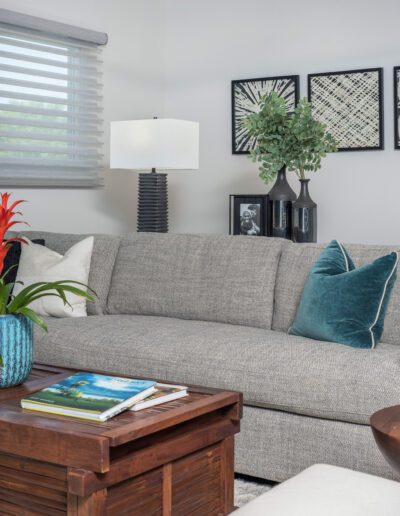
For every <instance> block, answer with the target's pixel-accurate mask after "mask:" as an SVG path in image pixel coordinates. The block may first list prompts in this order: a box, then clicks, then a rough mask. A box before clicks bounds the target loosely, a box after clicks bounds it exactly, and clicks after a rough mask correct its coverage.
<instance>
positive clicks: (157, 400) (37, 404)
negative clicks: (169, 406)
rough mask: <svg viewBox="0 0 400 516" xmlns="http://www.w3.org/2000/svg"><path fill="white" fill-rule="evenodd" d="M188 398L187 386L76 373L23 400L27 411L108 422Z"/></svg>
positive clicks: (23, 405)
mask: <svg viewBox="0 0 400 516" xmlns="http://www.w3.org/2000/svg"><path fill="white" fill-rule="evenodd" d="M183 396H187V387H185V386H183V385H169V384H161V383H156V382H154V381H151V380H135V379H132V378H120V377H117V376H106V375H102V374H95V373H75V374H73V375H72V376H69V377H68V378H65V379H64V380H61V381H60V382H58V383H55V384H53V385H51V386H50V387H47V388H46V389H43V390H41V391H39V392H35V393H34V394H31V395H30V396H27V397H26V398H24V399H22V400H21V406H22V408H24V409H29V410H36V411H39V412H46V413H50V414H58V415H62V416H70V417H77V418H81V419H88V420H90V421H99V422H102V421H106V420H107V419H110V418H111V417H114V416H116V415H117V414H119V413H121V412H123V411H124V410H127V409H130V410H133V411H138V410H142V409H145V408H149V407H154V406H155V405H160V404H161V403H166V402H168V401H172V400H176V399H178V398H182V397H183Z"/></svg>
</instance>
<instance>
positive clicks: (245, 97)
mask: <svg viewBox="0 0 400 516" xmlns="http://www.w3.org/2000/svg"><path fill="white" fill-rule="evenodd" d="M273 91H275V92H276V93H278V95H280V96H282V97H283V98H284V99H285V101H286V105H287V107H288V110H289V111H293V110H294V108H295V107H296V105H297V102H298V101H299V76H298V75H283V76H280V77H263V78H260V79H242V80H237V81H232V154H249V152H250V150H252V149H254V147H255V141H254V138H253V137H252V136H250V135H249V134H248V131H247V129H246V128H245V127H244V124H243V121H244V119H245V118H246V117H247V116H249V115H251V114H252V113H257V112H258V111H259V101H260V99H261V97H263V96H264V95H268V94H270V93H271V92H273Z"/></svg>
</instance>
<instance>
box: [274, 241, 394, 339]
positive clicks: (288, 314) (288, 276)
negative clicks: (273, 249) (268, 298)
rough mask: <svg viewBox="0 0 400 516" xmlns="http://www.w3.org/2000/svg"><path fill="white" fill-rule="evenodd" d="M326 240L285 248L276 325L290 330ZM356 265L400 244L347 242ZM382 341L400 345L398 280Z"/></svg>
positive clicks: (284, 330) (282, 257) (377, 256)
mask: <svg viewBox="0 0 400 516" xmlns="http://www.w3.org/2000/svg"><path fill="white" fill-rule="evenodd" d="M324 247H325V244H294V243H291V242H290V243H288V245H287V246H286V247H285V249H284V251H283V252H282V255H281V259H280V261H279V267H278V272H277V278H276V285H275V305H274V315H273V319H272V329H273V330H277V331H283V332H287V331H288V330H289V328H290V326H291V325H292V323H293V321H294V318H295V316H296V312H297V308H298V305H299V302H300V298H301V295H302V292H303V288H304V285H305V283H306V281H307V278H308V274H309V272H310V269H311V267H312V265H313V263H314V262H315V260H316V259H317V258H318V256H319V254H320V253H321V251H322V249H323V248H324ZM345 247H346V250H347V251H348V253H349V254H350V256H351V257H352V260H353V262H354V264H355V265H356V267H360V266H362V265H365V264H366V263H369V262H372V261H373V260H376V259H377V258H379V257H381V256H385V255H387V254H389V253H391V252H392V251H399V250H400V248H399V247H398V246H373V245H357V244H345ZM382 341H383V342H386V343H389V344H398V345H400V281H396V283H395V284H394V287H393V290H392V294H391V298H390V301H389V305H388V308H387V311H386V318H385V324H384V331H383V336H382Z"/></svg>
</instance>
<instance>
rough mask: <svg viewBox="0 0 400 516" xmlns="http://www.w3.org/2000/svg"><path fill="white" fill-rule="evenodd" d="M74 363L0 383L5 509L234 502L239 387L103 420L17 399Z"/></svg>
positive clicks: (88, 514) (180, 515) (111, 509)
mask: <svg viewBox="0 0 400 516" xmlns="http://www.w3.org/2000/svg"><path fill="white" fill-rule="evenodd" d="M74 372H75V371H74V370H71V369H64V368H60V367H52V366H43V365H42V366H41V365H36V366H35V368H34V369H33V371H32V373H31V375H30V377H29V379H28V380H27V381H26V382H25V383H24V384H22V385H20V386H17V387H11V388H9V389H0V514H15V515H17V514H18V515H22V514H24V515H26V516H28V514H29V515H30V516H34V515H35V516H36V515H37V516H39V515H48V516H62V515H65V516H119V515H121V516H122V515H127V514H129V516H144V515H146V516H150V515H151V516H156V515H157V516H186V515H188V514H193V515H194V514H201V515H202V516H225V515H226V514H228V513H229V512H231V511H232V509H233V478H234V469H233V460H234V459H233V451H234V441H233V439H234V435H235V434H237V433H238V432H239V429H240V418H241V415H242V399H241V395H240V394H239V393H235V392H229V391H222V390H218V389H206V388H202V387H191V388H190V389H189V396H187V397H185V398H181V399H178V400H175V401H171V402H169V403H165V404H163V405H158V406H156V407H152V408H149V409H146V410H142V411H140V412H132V411H129V410H128V411H125V412H123V413H122V414H119V415H118V416H116V417H114V418H112V419H110V420H108V421H106V422H104V423H97V422H92V421H84V420H78V419H74V418H68V417H62V416H57V415H54V414H39V413H37V412H33V411H29V410H23V409H22V408H21V405H20V399H21V398H23V397H24V396H26V395H27V394H30V393H32V392H35V391H37V390H40V389H43V388H44V387H48V386H49V385H51V384H53V383H56V382H58V381H60V380H61V379H63V378H66V377H67V376H70V375H71V374H73V373H74Z"/></svg>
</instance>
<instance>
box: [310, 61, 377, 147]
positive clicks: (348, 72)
mask: <svg viewBox="0 0 400 516" xmlns="http://www.w3.org/2000/svg"><path fill="white" fill-rule="evenodd" d="M367 73H369V74H370V73H376V74H377V79H378V80H377V92H376V93H377V100H376V102H377V108H378V120H377V127H378V142H377V145H365V146H362V145H361V146H360V145H359V146H348V147H346V146H343V147H340V146H339V148H338V151H340V152H343V151H346V152H347V151H366V150H383V149H384V124H383V121H384V118H383V117H384V114H383V113H384V111H383V68H381V67H378V68H362V69H358V70H344V71H339V72H323V73H312V74H308V80H307V85H308V100H309V102H311V104H313V91H312V81H313V79H315V78H318V77H328V76H340V75H343V76H349V75H352V74H367ZM346 89H347V91H348V88H346ZM327 90H328V89H327V88H326V89H325V95H326V96H325V99H324V102H323V104H324V106H325V107H326V106H327V105H329V101H328V94H327ZM332 98H333V95H332ZM313 115H314V116H315V117H316V118H317V119H319V117H318V115H317V114H316V113H315V110H314V109H313ZM321 121H323V122H324V123H325V124H327V130H328V131H330V129H331V128H330V127H329V123H327V122H326V120H325V119H322V120H321ZM355 123H356V121H355ZM330 132H331V133H332V135H333V136H335V134H334V131H332V130H331V131H330ZM355 132H356V131H355Z"/></svg>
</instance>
